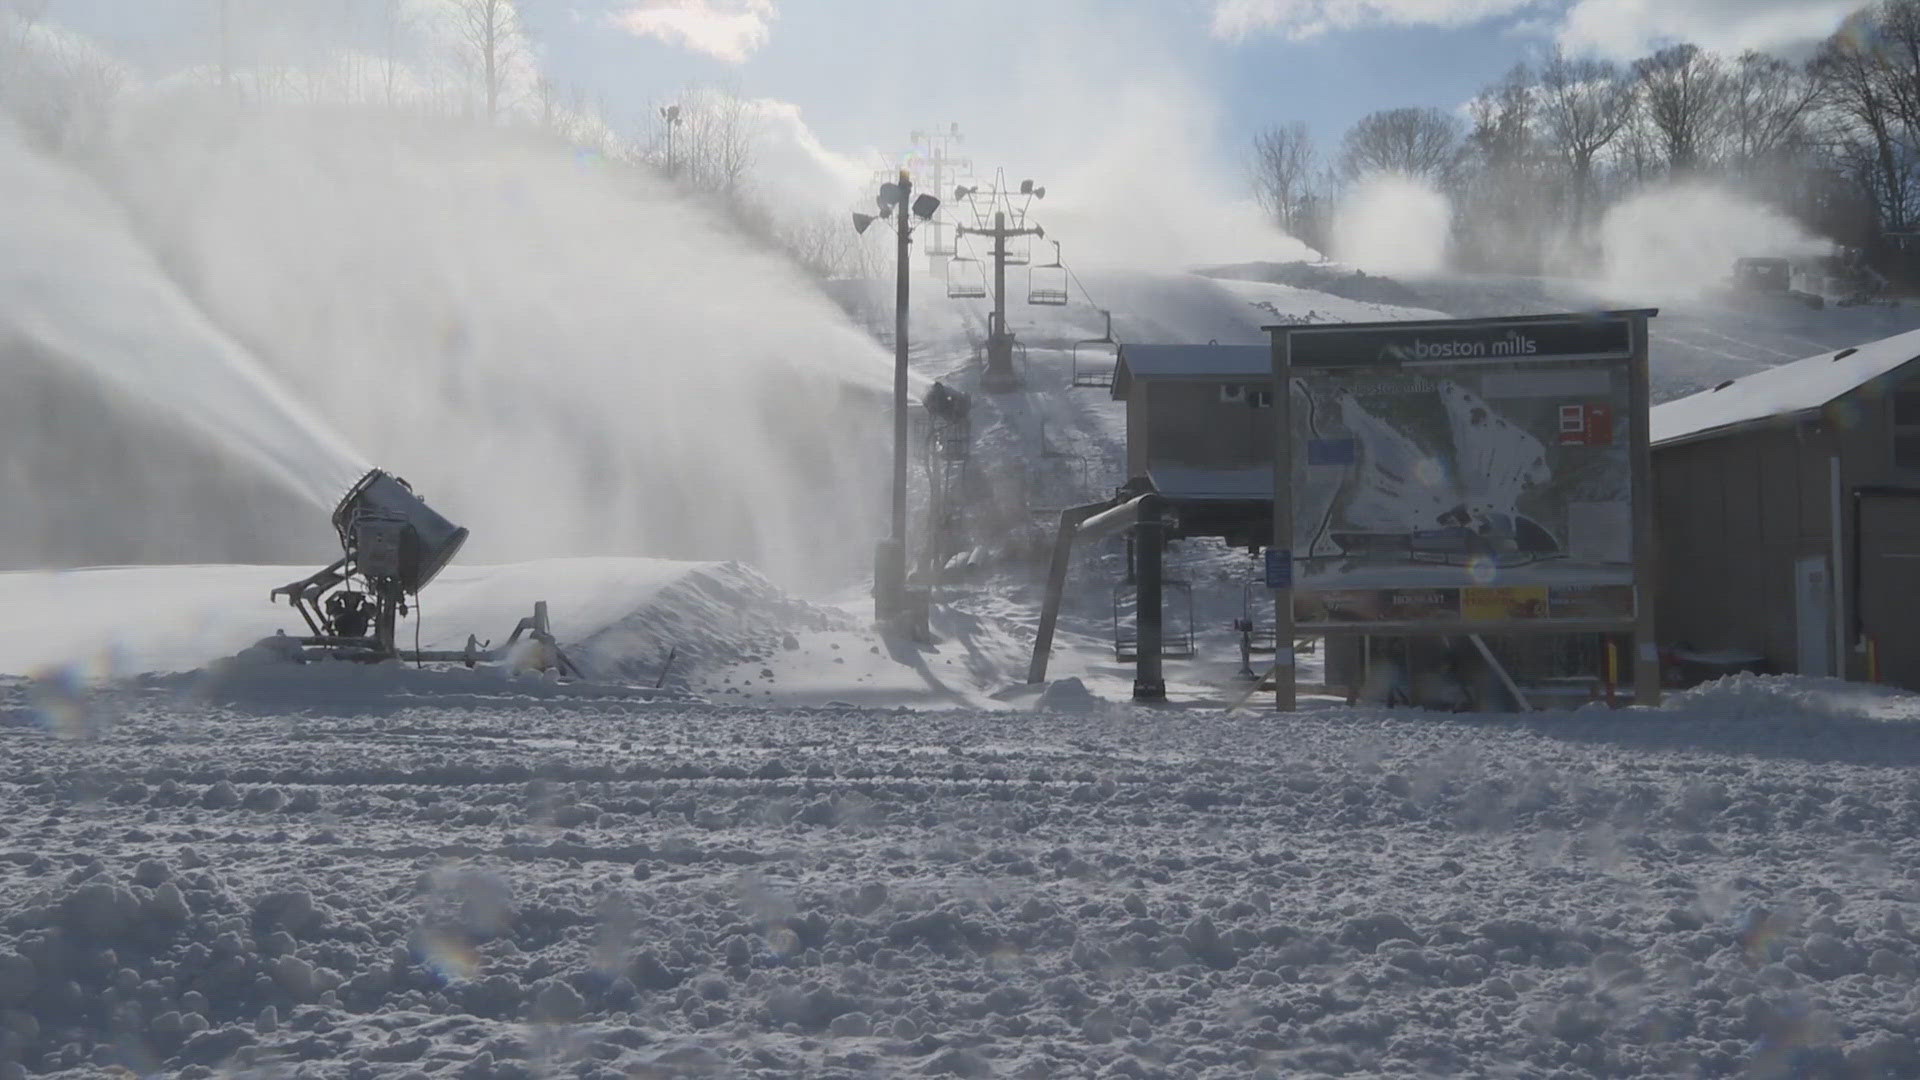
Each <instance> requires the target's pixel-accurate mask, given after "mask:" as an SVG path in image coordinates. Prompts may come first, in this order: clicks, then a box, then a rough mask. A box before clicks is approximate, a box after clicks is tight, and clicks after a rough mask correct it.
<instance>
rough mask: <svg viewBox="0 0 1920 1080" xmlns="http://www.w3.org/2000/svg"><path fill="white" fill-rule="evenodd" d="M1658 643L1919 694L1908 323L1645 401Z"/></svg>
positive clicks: (1916, 446)
mask: <svg viewBox="0 0 1920 1080" xmlns="http://www.w3.org/2000/svg"><path fill="white" fill-rule="evenodd" d="M1650 429H1651V434H1652V438H1653V475H1654V493H1655V510H1654V521H1655V527H1656V529H1657V534H1658V537H1659V541H1658V543H1659V567H1658V577H1657V581H1658V586H1657V592H1658V596H1659V610H1660V638H1661V640H1662V641H1663V642H1666V643H1669V644H1673V645H1678V646H1680V647H1682V648H1683V649H1687V650H1692V651H1694V652H1698V653H1708V654H1723V655H1724V657H1725V658H1726V660H1727V661H1729V662H1734V661H1736V660H1738V659H1740V658H1742V657H1745V658H1752V659H1756V660H1758V661H1761V662H1763V663H1764V666H1765V667H1766V668H1767V669H1769V670H1774V671H1781V672H1798V673H1801V674H1807V675H1842V676H1844V677H1847V678H1853V679H1865V678H1869V677H1873V676H1875V675H1877V676H1878V677H1880V678H1881V679H1882V680H1883V681H1886V682H1889V683H1893V684H1895V685H1899V686H1904V687H1908V688H1911V689H1920V331H1917V332H1914V333H1908V334H1902V335H1899V336H1896V337H1890V338H1886V339H1884V340H1882V341H1876V342H1873V343H1871V344H1867V345H1862V346H1860V347H1858V348H1851V349H1842V350H1840V351H1838V352H1832V353H1822V354H1820V355H1818V356H1810V357H1808V358H1806V359H1804V360H1799V361H1796V362H1794V363H1791V364H1786V365H1783V366H1780V367H1776V368H1770V369H1768V370H1765V371H1761V372H1756V373H1755V374H1752V375H1747V376H1743V377H1742V378H1739V379H1734V380H1729V381H1728V382H1724V383H1721V384H1720V385H1718V386H1716V387H1714V388H1713V389H1711V390H1705V391H1702V392H1700V393H1697V394H1694V395H1692V396H1689V397H1685V398H1681V399H1679V400H1677V401H1671V402H1668V403H1666V404H1664V405H1660V406H1656V407H1655V408H1654V409H1653V412H1652V417H1651V420H1650Z"/></svg>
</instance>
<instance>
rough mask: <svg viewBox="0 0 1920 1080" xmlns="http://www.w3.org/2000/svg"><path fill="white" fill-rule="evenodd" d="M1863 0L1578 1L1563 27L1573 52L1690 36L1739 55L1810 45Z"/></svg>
mask: <svg viewBox="0 0 1920 1080" xmlns="http://www.w3.org/2000/svg"><path fill="white" fill-rule="evenodd" d="M1860 6H1861V4H1860V0H1577V2H1576V3H1575V4H1574V5H1573V7H1572V8H1571V9H1570V10H1569V11H1568V12H1567V16H1566V19H1565V20H1564V21H1563V22H1562V23H1561V25H1560V29H1559V38H1560V43H1561V44H1562V45H1563V46H1565V47H1566V48H1567V49H1569V50H1570V51H1574V52H1582V53H1598V54H1600V55H1603V56H1610V57H1614V58H1616V59H1629V58H1632V57H1635V56H1642V55H1644V54H1646V53H1647V52H1649V51H1651V50H1652V49H1655V48H1658V47H1660V46H1661V45H1667V44H1672V43H1674V42H1679V41H1686V42H1692V43H1693V44H1695V45H1699V46H1700V47H1702V48H1705V49H1711V50H1714V51H1715V52H1720V53H1725V54H1729V55H1731V54H1736V53H1739V52H1742V51H1744V50H1746V49H1760V50H1779V49H1790V48H1792V47H1794V46H1798V45H1805V44H1808V43H1810V42H1814V41H1818V40H1820V39H1821V38H1824V37H1826V36H1827V35H1829V34H1831V33H1833V32H1834V31H1835V30H1837V29H1839V27H1840V22H1841V20H1842V19H1845V18H1846V17H1847V16H1848V15H1849V14H1851V13H1852V12H1853V10H1854V9H1856V8H1858V7H1860Z"/></svg>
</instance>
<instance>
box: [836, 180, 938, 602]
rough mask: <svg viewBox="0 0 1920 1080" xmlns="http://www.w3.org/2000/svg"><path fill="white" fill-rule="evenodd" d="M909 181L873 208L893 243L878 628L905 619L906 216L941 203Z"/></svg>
mask: <svg viewBox="0 0 1920 1080" xmlns="http://www.w3.org/2000/svg"><path fill="white" fill-rule="evenodd" d="M912 195H913V178H912V177H911V176H910V175H909V174H908V173H907V170H905V169H901V170H900V174H899V176H898V178H896V179H895V180H894V181H893V182H892V183H890V184H882V185H880V193H879V195H877V196H875V198H874V203H875V205H876V206H878V207H879V209H880V214H881V216H882V217H884V216H886V215H888V214H889V213H891V214H893V215H894V221H893V229H894V241H895V249H896V255H895V261H894V283H893V524H892V529H891V531H890V532H889V533H888V535H887V539H885V540H882V541H881V542H880V543H879V544H878V545H876V546H875V550H874V557H873V617H874V619H875V621H877V622H881V623H888V622H899V621H901V620H902V616H904V615H906V614H907V604H906V602H905V601H906V591H907V284H908V277H907V252H908V248H909V246H910V245H911V244H912V242H913V241H912V237H913V224H912V221H911V219H910V218H909V217H908V210H909V208H911V210H912V214H913V216H914V217H918V218H919V219H920V220H922V221H926V220H928V219H930V218H932V217H933V215H934V214H935V213H936V212H937V211H938V210H939V209H940V200H939V199H936V198H934V197H933V196H932V195H922V196H920V197H919V198H912ZM878 220H880V218H877V217H874V216H873V215H871V214H861V213H855V214H854V215H853V228H854V231H855V232H858V233H864V232H866V231H867V227H868V226H869V225H872V224H873V223H874V222H875V221H878Z"/></svg>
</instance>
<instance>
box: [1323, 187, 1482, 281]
mask: <svg viewBox="0 0 1920 1080" xmlns="http://www.w3.org/2000/svg"><path fill="white" fill-rule="evenodd" d="M1452 228H1453V206H1452V204H1451V203H1449V202H1448V201H1447V197H1446V196H1445V195H1443V194H1441V193H1440V192H1439V191H1437V190H1435V189H1434V188H1433V186H1432V185H1430V184H1427V183H1425V182H1423V181H1420V180H1416V179H1414V178H1412V177H1408V176H1401V175H1395V174H1387V173H1381V174H1375V175H1372V176H1367V177H1363V178H1361V179H1360V180H1359V181H1358V182H1356V183H1355V184H1354V185H1353V187H1352V188H1351V189H1350V190H1349V191H1348V193H1347V195H1346V197H1345V198H1343V199H1342V200H1341V201H1340V206H1339V208H1338V209H1337V210H1336V211H1335V212H1334V218H1333V233H1332V239H1333V243H1332V247H1333V252H1332V254H1333V257H1334V258H1335V259H1338V260H1339V261H1341V262H1343V263H1347V264H1349V265H1352V266H1356V267H1359V268H1360V269H1362V270H1367V271H1371V272H1373V273H1379V274H1395V275H1400V276H1404V277H1418V276H1422V275H1429V274H1437V273H1439V272H1440V271H1442V270H1444V269H1446V265H1447V239H1448V236H1449V235H1450V233H1451V231H1452Z"/></svg>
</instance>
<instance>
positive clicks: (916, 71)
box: [49, 0, 1857, 169]
mask: <svg viewBox="0 0 1920 1080" xmlns="http://www.w3.org/2000/svg"><path fill="white" fill-rule="evenodd" d="M220 2H221V0H51V8H50V11H49V17H50V18H52V19H54V20H56V21H59V22H62V23H65V24H66V25H68V26H70V27H72V28H74V29H77V30H80V31H82V32H84V33H87V34H89V35H92V36H95V37H98V38H102V39H104V40H105V41H106V42H107V43H108V44H109V46H110V47H111V48H112V49H113V51H115V52H117V53H120V54H121V55H123V56H130V57H133V58H136V59H138V60H140V61H142V62H145V63H147V64H150V65H152V66H155V67H162V68H164V67H166V66H169V65H175V64H180V63H188V62H193V61H195V60H196V59H204V58H206V56H207V52H208V42H209V30H210V28H211V26H212V25H214V15H213V12H214V11H215V10H217V7H218V5H219V3H220ZM227 2H228V3H230V4H232V5H233V6H234V7H235V9H237V10H239V11H241V14H242V17H243V18H250V19H253V20H254V21H256V22H259V21H262V20H267V21H276V22H279V23H282V24H285V25H282V26H280V27H279V28H278V30H277V31H276V32H278V33H281V34H283V35H288V36H292V37H295V38H311V37H321V36H325V35H326V34H328V33H338V32H342V31H341V30H340V28H341V27H345V26H350V25H353V24H354V23H355V21H356V20H357V21H358V23H359V24H360V25H362V26H363V27H364V26H366V25H371V24H372V23H373V22H374V20H375V16H376V12H377V10H378V9H379V8H381V7H382V6H383V5H384V4H386V3H388V2H390V0H227ZM391 2H397V3H403V4H407V5H411V6H414V7H418V8H429V7H432V6H434V5H447V4H454V3H458V2H460V0H391ZM1856 2H1857V0H971V2H965V3H936V2H930V0H919V2H904V3H903V2H901V0H519V3H520V8H521V11H522V13H523V16H524V18H525V20H526V23H527V26H528V30H529V32H530V34H531V36H532V38H533V40H534V42H535V46H534V49H535V52H536V54H537V55H538V57H539V60H540V63H541V66H542V67H543V69H544V70H545V72H546V73H547V74H548V75H549V76H550V77H551V78H553V79H554V81H555V82H557V83H559V84H561V85H562V86H569V87H571V86H578V87H581V88H583V89H585V90H586V91H587V92H588V93H589V94H591V95H593V96H594V97H595V98H596V99H598V100H600V101H602V102H603V103H604V104H605V108H606V111H607V112H608V114H609V115H608V118H609V120H611V121H612V122H613V123H614V124H615V126H616V127H623V128H632V127H634V126H636V125H638V124H641V123H643V122H644V121H645V120H646V119H647V118H648V117H650V116H651V115H652V108H653V106H654V105H656V104H658V103H660V102H663V101H666V100H670V99H671V98H672V97H673V96H674V95H675V94H676V93H677V92H678V91H679V89H680V88H682V87H684V86H686V85H687V84H689V83H693V82H705V83H719V84H722V85H727V86H732V87H737V88H738V89H739V90H740V92H742V93H743V94H745V95H747V96H751V97H764V98H769V99H776V100H779V101H783V102H789V103H791V104H793V105H795V106H797V107H798V109H799V111H800V115H801V117H802V118H803V120H804V121H805V123H806V124H807V126H808V127H810V128H811V129H812V131H813V132H814V133H815V134H817V135H818V136H819V138H820V140H821V142H822V143H824V144H825V145H826V146H828V147H831V148H834V149H836V150H839V151H841V152H843V153H845V154H847V155H849V156H850V157H853V158H856V159H859V160H863V161H864V160H870V159H874V158H876V157H877V155H878V152H885V151H887V150H894V149H904V147H905V143H906V138H905V136H906V133H907V132H908V131H909V130H911V129H913V128H918V127H925V126H928V125H944V124H946V123H947V122H949V121H955V120H957V121H959V122H960V123H961V124H962V125H963V127H964V128H965V129H966V130H967V131H969V132H970V133H971V136H972V139H973V141H974V147H975V148H976V149H977V152H979V153H981V154H982V155H983V156H995V157H998V158H1000V159H1002V160H1007V159H1020V158H1025V159H1051V160H1048V161H1045V162H1044V163H1043V165H1042V167H1048V166H1051V167H1055V168H1061V167H1063V166H1064V163H1065V162H1066V161H1070V160H1073V159H1081V158H1087V157H1089V156H1097V155H1098V154H1099V153H1100V149H1101V145H1102V144H1103V143H1104V142H1108V141H1111V140H1112V139H1114V138H1115V137H1117V135H1118V134H1119V133H1122V132H1125V131H1127V130H1128V129H1129V128H1130V127H1132V126H1144V127H1145V128H1146V129H1148V130H1150V131H1151V132H1155V133H1158V135H1159V136H1161V137H1164V138H1165V140H1166V141H1167V142H1168V143H1170V144H1172V145H1169V147H1168V150H1169V152H1170V153H1181V154H1187V155H1197V156H1199V157H1202V158H1204V159H1206V160H1207V161H1208V162H1209V163H1210V164H1211V166H1213V167H1214V168H1216V169H1230V168H1233V167H1234V166H1235V164H1236V163H1237V161H1238V158H1239V155H1240V154H1241V153H1242V150H1243V148H1244V147H1245V145H1246V142H1247V139H1248V137H1249V135H1250V134H1251V133H1252V132H1253V131H1254V130H1256V129H1257V128H1258V127H1260V126H1262V125H1264V124H1267V123H1273V122H1285V121H1292V120H1303V121H1306V122H1307V123H1308V124H1309V125H1310V126H1311V128H1312V129H1313V130H1314V132H1315V133H1316V135H1317V136H1319V138H1320V140H1321V142H1322V144H1323V145H1327V146H1331V145H1332V144H1333V143H1335V142H1337V140H1338V138H1339V136H1340V134H1341V132H1343V131H1344V130H1345V129H1346V128H1347V126H1348V125H1350V124H1351V123H1352V122H1353V121H1354V120H1356V119H1358V118H1359V117H1360V116H1362V115H1364V114H1365V113H1367V112H1369V111H1372V110H1374V109H1381V108H1390V107H1394V106H1399V105H1410V104H1411V105H1435V106H1439V107H1442V108H1456V107H1459V106H1460V105H1461V104H1462V103H1463V102H1464V101H1466V100H1467V99H1468V98H1469V97H1470V96H1472V95H1473V93H1474V92H1475V91H1476V90H1478V89H1479V88H1481V87H1483V86H1485V85H1486V84H1488V83H1489V82H1491V81H1493V80H1494V79H1496V78H1498V77H1499V76H1500V75H1501V74H1503V73H1504V72H1505V71H1506V70H1507V68H1509V67H1510V66H1511V65H1512V64H1513V63H1515V62H1516V61H1520V60H1537V59H1538V58H1539V57H1540V56H1542V55H1543V54H1544V53H1545V52H1546V51H1547V50H1548V49H1550V48H1552V47H1554V46H1555V45H1556V44H1558V45H1562V46H1564V47H1566V48H1568V49H1569V50H1570V51H1574V52H1580V53H1589V54H1597V55H1603V56H1610V57H1615V58H1621V59H1625V58H1630V57H1631V56H1634V55H1638V54H1640V53H1642V52H1644V51H1646V50H1647V49H1649V48H1652V47H1654V46H1657V45H1659V44H1662V43H1665V42H1670V41H1674V40H1695V41H1698V42H1699V43H1701V44H1704V45H1707V46H1709V47H1713V48H1718V49H1722V50H1725V51H1729V52H1733V51H1738V50H1739V49H1741V48H1747V47H1762V48H1771V49H1776V50H1792V49H1795V48H1804V47H1805V46H1806V44H1807V43H1808V42H1809V41H1812V40H1815V39H1817V37H1819V36H1820V35H1823V34H1825V33H1827V32H1829V31H1830V30H1831V29H1832V28H1833V27H1834V26H1836V25H1837V24H1838V22H1839V20H1840V18H1841V17H1843V15H1844V14H1845V12H1846V10H1847V9H1848V8H1850V7H1852V6H1854V4H1855V3H1856ZM361 32H362V33H364V30H362V31H361ZM1136 119H1137V120H1138V125H1134V123H1133V122H1134V121H1135V120H1136ZM1153 137H1155V136H1153V135H1149V136H1148V137H1147V143H1148V145H1152V138H1153Z"/></svg>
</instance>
